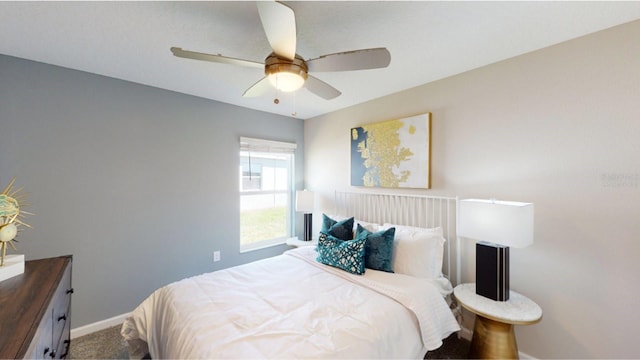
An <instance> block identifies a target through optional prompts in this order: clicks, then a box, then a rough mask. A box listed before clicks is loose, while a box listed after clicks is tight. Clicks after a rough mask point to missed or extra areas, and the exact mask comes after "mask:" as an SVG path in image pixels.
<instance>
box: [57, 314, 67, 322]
mask: <svg viewBox="0 0 640 360" xmlns="http://www.w3.org/2000/svg"><path fill="white" fill-rule="evenodd" d="M60 320H67V314H62V315H60V316H58V321H60Z"/></svg>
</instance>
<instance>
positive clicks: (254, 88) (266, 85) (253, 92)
mask: <svg viewBox="0 0 640 360" xmlns="http://www.w3.org/2000/svg"><path fill="white" fill-rule="evenodd" d="M270 89H273V86H271V83H270V82H269V79H267V77H266V76H265V77H263V78H262V79H260V80H259V81H258V82H257V83H255V84H253V85H251V87H249V88H248V89H247V90H246V91H245V92H244V94H242V96H243V97H257V96H260V95H263V94H265V93H266V92H267V91H268V90H270Z"/></svg>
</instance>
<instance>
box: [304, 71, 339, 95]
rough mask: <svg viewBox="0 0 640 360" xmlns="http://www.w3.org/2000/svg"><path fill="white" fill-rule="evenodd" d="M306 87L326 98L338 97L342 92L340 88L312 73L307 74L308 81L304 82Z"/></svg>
mask: <svg viewBox="0 0 640 360" xmlns="http://www.w3.org/2000/svg"><path fill="white" fill-rule="evenodd" d="M304 87H306V88H307V90H309V91H311V92H312V93H314V94H316V95H318V96H320V97H321V98H323V99H326V100H331V99H334V98H337V97H338V96H340V94H342V93H341V92H340V91H339V90H338V89H336V88H334V87H333V86H331V85H329V84H327V83H326V82H324V81H322V80H320V79H318V78H316V77H313V76H311V75H307V81H305V82H304Z"/></svg>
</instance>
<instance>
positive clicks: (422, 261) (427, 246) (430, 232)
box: [380, 223, 445, 279]
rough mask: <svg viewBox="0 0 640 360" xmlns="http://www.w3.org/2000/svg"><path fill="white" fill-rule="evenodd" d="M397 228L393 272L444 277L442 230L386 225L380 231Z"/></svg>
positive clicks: (435, 277)
mask: <svg viewBox="0 0 640 360" xmlns="http://www.w3.org/2000/svg"><path fill="white" fill-rule="evenodd" d="M391 227H395V228H396V233H395V241H394V242H393V271H394V272H396V273H398V274H405V275H410V276H416V277H422V278H428V279H437V278H439V277H441V276H442V261H443V260H442V259H443V257H444V242H445V239H444V237H443V236H442V228H440V227H437V228H431V229H427V228H419V227H414V226H403V225H393V224H388V223H387V224H384V225H382V226H381V228H380V230H386V229H389V228H391Z"/></svg>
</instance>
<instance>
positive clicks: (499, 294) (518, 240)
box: [458, 199, 533, 301]
mask: <svg viewBox="0 0 640 360" xmlns="http://www.w3.org/2000/svg"><path fill="white" fill-rule="evenodd" d="M459 211H460V212H459V227H458V236H462V237H466V238H470V239H475V240H481V241H480V242H478V243H476V293H477V294H478V295H482V296H484V297H487V298H490V299H492V300H496V301H507V300H509V247H510V246H511V247H516V248H520V247H525V246H529V245H531V244H533V204H532V203H522V202H513V201H496V200H479V199H465V200H460V209H459ZM482 240H484V241H482Z"/></svg>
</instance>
